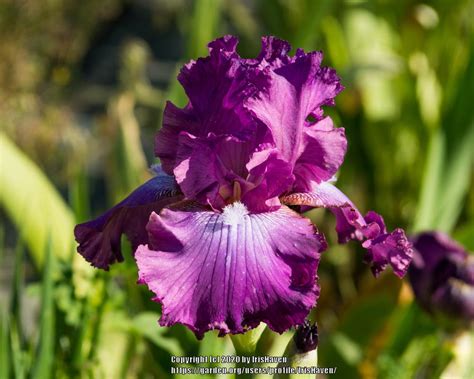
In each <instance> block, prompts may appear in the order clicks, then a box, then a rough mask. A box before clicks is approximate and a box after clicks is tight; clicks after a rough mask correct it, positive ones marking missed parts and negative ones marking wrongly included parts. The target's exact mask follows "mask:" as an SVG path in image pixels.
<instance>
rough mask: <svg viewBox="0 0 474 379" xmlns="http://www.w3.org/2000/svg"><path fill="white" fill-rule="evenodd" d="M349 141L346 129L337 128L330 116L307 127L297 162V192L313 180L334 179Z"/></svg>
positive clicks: (303, 189)
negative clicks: (345, 132)
mask: <svg viewBox="0 0 474 379" xmlns="http://www.w3.org/2000/svg"><path fill="white" fill-rule="evenodd" d="M346 149H347V140H346V136H345V134H344V129H343V128H334V127H333V124H332V120H331V119H330V118H329V117H326V118H324V119H322V120H321V121H318V122H317V123H315V124H314V125H312V126H310V127H307V128H306V129H305V132H304V137H303V152H302V153H301V155H300V156H299V157H298V160H297V161H296V164H295V169H294V174H295V176H296V182H295V186H294V190H295V191H307V190H309V189H310V188H311V182H316V183H321V182H325V181H327V180H329V179H331V178H332V177H333V176H334V175H335V174H336V172H337V170H338V169H339V167H340V166H341V164H342V162H343V161H344V156H345V154H346Z"/></svg>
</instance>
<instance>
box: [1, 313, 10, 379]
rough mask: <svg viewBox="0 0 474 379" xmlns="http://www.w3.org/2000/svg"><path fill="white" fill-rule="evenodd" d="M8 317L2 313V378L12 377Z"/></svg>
mask: <svg viewBox="0 0 474 379" xmlns="http://www.w3.org/2000/svg"><path fill="white" fill-rule="evenodd" d="M8 324H9V322H8V318H7V315H6V314H4V312H1V313H0V378H9V377H10V346H9V343H8V342H9V341H8V329H9V328H8Z"/></svg>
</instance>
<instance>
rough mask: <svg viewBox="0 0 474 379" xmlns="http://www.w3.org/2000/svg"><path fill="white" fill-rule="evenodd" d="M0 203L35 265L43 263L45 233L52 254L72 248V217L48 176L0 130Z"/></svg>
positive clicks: (63, 253) (66, 253) (65, 254)
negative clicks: (0, 157) (49, 239)
mask: <svg viewBox="0 0 474 379" xmlns="http://www.w3.org/2000/svg"><path fill="white" fill-rule="evenodd" d="M0 151H1V154H2V159H0V206H1V207H2V208H4V209H5V210H6V213H7V214H8V216H9V217H10V218H11V220H12V221H13V223H14V224H15V226H16V227H17V229H18V230H19V233H20V234H21V235H22V236H24V239H25V242H26V244H27V246H28V248H29V251H30V253H31V256H32V257H33V260H34V262H35V263H36V265H37V266H38V267H41V266H42V264H43V262H44V252H45V247H46V241H47V238H49V237H48V236H51V249H52V251H53V252H54V254H55V255H56V256H57V257H59V258H61V259H66V258H68V257H70V255H71V253H72V251H73V244H74V240H73V227H74V217H73V214H72V212H71V210H70V209H69V207H68V206H67V205H66V203H65V202H64V200H63V199H62V198H61V196H60V195H59V193H58V192H57V190H56V189H55V188H54V187H53V185H52V184H51V182H50V181H49V180H48V178H47V177H46V176H45V175H44V174H43V173H42V172H41V170H40V169H39V168H38V167H37V166H36V165H35V163H34V162H33V161H31V160H30V159H29V158H28V157H27V156H26V155H25V154H24V153H23V152H22V151H20V150H19V149H18V148H17V147H16V146H15V145H14V144H13V143H12V142H11V141H10V140H9V139H8V138H7V137H6V136H5V135H4V134H3V133H0Z"/></svg>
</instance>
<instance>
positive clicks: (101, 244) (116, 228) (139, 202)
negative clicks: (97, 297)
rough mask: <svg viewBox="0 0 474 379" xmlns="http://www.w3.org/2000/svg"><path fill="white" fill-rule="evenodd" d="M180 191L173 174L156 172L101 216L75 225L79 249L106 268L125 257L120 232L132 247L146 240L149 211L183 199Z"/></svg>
mask: <svg viewBox="0 0 474 379" xmlns="http://www.w3.org/2000/svg"><path fill="white" fill-rule="evenodd" d="M179 193H180V192H179V189H178V187H177V185H176V182H175V180H174V178H173V177H171V176H168V175H164V174H161V175H158V176H155V177H154V178H152V179H150V180H149V181H148V182H146V183H145V184H143V185H142V186H140V187H138V188H137V189H136V190H135V191H133V192H132V193H131V194H130V195H129V196H128V197H127V198H126V199H125V200H123V201H122V202H120V203H119V204H117V205H116V206H115V207H113V208H111V209H110V210H108V211H107V212H105V213H104V214H102V215H101V216H99V217H97V218H96V219H94V220H91V221H88V222H85V223H83V224H79V225H76V227H75V228H74V235H75V237H76V241H77V242H78V243H79V246H78V248H77V251H78V252H79V253H80V254H81V255H82V256H83V257H84V258H85V259H86V260H87V261H88V262H90V263H91V264H92V265H93V266H95V267H98V268H102V269H105V270H107V269H108V268H109V265H110V264H112V263H114V262H116V261H119V262H121V261H123V256H122V251H121V247H120V237H121V235H122V234H125V235H126V236H127V237H128V239H129V241H130V242H131V244H132V248H133V249H135V248H136V247H137V246H138V245H140V244H143V243H147V242H148V235H147V232H146V229H145V226H146V224H147V222H148V219H149V216H150V213H151V212H152V211H156V212H159V211H160V210H161V209H162V208H163V207H165V206H166V205H168V204H171V203H174V202H176V201H178V200H180V199H181V198H182V196H181V195H180V194H179Z"/></svg>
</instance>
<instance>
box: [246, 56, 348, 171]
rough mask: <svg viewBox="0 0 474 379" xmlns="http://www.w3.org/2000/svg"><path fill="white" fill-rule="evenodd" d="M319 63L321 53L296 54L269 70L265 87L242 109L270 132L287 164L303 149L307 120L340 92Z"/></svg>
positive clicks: (335, 78) (333, 75) (335, 80)
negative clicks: (267, 82)
mask: <svg viewBox="0 0 474 379" xmlns="http://www.w3.org/2000/svg"><path fill="white" fill-rule="evenodd" d="M280 51H283V50H278V51H277V53H278V54H280ZM269 54H270V53H269V52H266V53H265V55H269ZM321 60H322V53H321V52H313V53H309V54H304V53H301V51H300V52H299V54H297V55H296V56H295V57H294V58H293V59H291V60H289V62H288V63H287V64H282V65H281V66H280V67H277V68H275V69H274V70H272V71H270V72H269V73H268V77H269V79H270V84H269V86H268V88H265V89H263V90H262V92H261V93H259V95H258V96H252V97H250V98H249V99H248V100H247V101H246V108H247V109H249V110H250V111H251V112H252V114H253V115H254V117H255V118H256V119H257V120H259V121H260V122H261V123H263V124H264V125H265V126H266V127H267V128H268V129H269V130H270V131H271V133H272V136H273V140H274V142H275V145H276V147H277V148H278V149H279V151H280V152H281V154H282V156H283V157H284V158H285V159H286V160H287V161H288V162H290V163H291V164H294V163H295V162H296V161H297V159H298V157H299V156H300V155H301V154H302V152H303V150H304V138H305V137H304V134H305V130H304V129H305V127H306V126H307V119H308V117H309V116H311V115H313V114H319V113H320V112H321V107H322V106H323V105H333V104H334V97H335V96H336V95H337V94H338V93H339V92H340V91H342V89H343V87H342V85H341V84H340V80H339V78H338V76H337V75H336V73H335V71H334V70H332V69H330V68H327V67H321V66H320V64H321ZM331 176H332V175H331Z"/></svg>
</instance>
